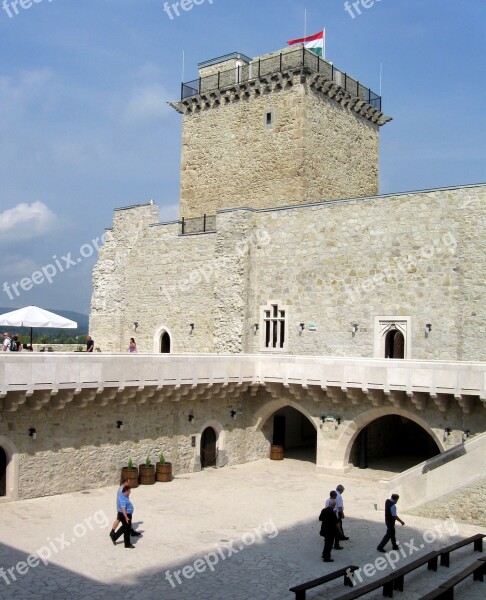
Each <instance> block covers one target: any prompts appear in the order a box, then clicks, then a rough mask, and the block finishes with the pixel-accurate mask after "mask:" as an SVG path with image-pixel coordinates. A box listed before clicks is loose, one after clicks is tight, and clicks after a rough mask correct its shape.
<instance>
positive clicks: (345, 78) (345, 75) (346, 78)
mask: <svg viewBox="0 0 486 600" xmlns="http://www.w3.org/2000/svg"><path fill="white" fill-rule="evenodd" d="M344 89H345V90H346V91H348V74H347V73H344Z"/></svg>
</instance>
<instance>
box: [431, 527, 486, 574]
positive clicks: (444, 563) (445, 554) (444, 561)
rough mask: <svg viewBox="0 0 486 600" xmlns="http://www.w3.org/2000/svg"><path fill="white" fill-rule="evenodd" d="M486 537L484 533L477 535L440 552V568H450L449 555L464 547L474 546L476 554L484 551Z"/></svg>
mask: <svg viewBox="0 0 486 600" xmlns="http://www.w3.org/2000/svg"><path fill="white" fill-rule="evenodd" d="M484 537H486V536H485V535H484V533H477V534H476V535H472V536H471V537H468V538H465V539H464V540H460V541H459V542H456V543H455V544H451V545H450V546H447V547H446V548H442V550H441V551H440V566H441V567H448V566H449V555H450V553H451V552H453V551H454V550H458V549H459V548H462V547H464V546H468V545H469V544H474V550H475V551H476V552H482V551H483V538H484Z"/></svg>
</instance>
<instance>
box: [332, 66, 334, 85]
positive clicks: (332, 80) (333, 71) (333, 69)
mask: <svg viewBox="0 0 486 600" xmlns="http://www.w3.org/2000/svg"><path fill="white" fill-rule="evenodd" d="M331 81H334V65H331Z"/></svg>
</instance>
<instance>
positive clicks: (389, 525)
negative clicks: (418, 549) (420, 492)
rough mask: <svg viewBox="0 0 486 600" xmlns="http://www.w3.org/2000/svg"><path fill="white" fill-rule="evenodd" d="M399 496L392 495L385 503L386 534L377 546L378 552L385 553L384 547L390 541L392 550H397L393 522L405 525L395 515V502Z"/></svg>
mask: <svg viewBox="0 0 486 600" xmlns="http://www.w3.org/2000/svg"><path fill="white" fill-rule="evenodd" d="M399 498H400V496H399V495H398V494H392V495H391V497H390V498H389V499H388V500H387V501H386V502H385V525H386V533H385V535H384V537H383V539H382V540H381V542H380V543H379V544H378V546H377V548H376V549H377V550H378V552H386V550H385V546H386V545H387V544H388V542H389V541H390V540H391V543H392V548H393V550H398V548H399V546H398V544H397V539H396V536H395V522H396V521H398V522H399V523H401V524H402V526H403V525H405V523H404V522H403V521H402V520H401V519H400V517H399V516H398V515H397V502H398V499H399Z"/></svg>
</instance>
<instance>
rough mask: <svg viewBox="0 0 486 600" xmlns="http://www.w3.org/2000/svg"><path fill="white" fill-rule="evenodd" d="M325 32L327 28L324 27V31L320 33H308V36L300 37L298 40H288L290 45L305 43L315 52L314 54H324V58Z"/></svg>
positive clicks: (323, 55)
mask: <svg viewBox="0 0 486 600" xmlns="http://www.w3.org/2000/svg"><path fill="white" fill-rule="evenodd" d="M325 33H326V30H325V29H324V30H323V31H320V32H319V33H316V34H314V35H307V36H306V37H303V38H300V39H298V40H291V41H290V42H287V44H288V45H289V46H293V45H294V44H304V46H305V47H306V48H307V49H308V50H310V51H311V52H314V54H317V56H322V58H324V57H325V52H324V48H325V46H324V43H325Z"/></svg>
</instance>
